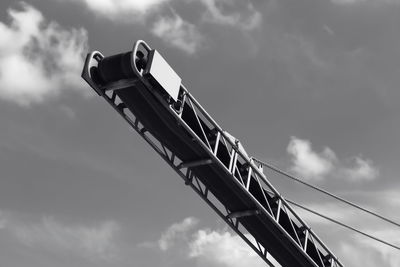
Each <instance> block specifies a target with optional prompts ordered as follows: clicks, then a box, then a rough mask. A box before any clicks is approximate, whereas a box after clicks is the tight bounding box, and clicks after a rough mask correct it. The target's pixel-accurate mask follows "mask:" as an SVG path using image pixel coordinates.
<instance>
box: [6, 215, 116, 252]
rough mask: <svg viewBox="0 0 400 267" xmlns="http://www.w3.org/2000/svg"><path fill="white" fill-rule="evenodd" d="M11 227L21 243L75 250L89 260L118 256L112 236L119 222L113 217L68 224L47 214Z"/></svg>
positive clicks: (57, 249) (68, 250) (59, 249)
mask: <svg viewBox="0 0 400 267" xmlns="http://www.w3.org/2000/svg"><path fill="white" fill-rule="evenodd" d="M8 227H10V228H11V231H12V232H13V234H14V235H15V237H16V238H17V239H18V240H19V241H20V242H21V243H22V244H24V245H26V246H29V247H42V248H45V249H47V250H50V251H53V250H55V251H57V252H60V251H61V252H73V253H74V254H77V255H81V256H83V257H85V258H87V259H89V260H96V259H100V260H112V259H114V258H115V257H116V247H115V245H114V243H113V237H114V235H115V232H116V231H117V230H118V225H117V224H116V223H115V222H112V221H110V222H103V223H101V224H99V225H98V226H91V227H88V226H81V225H74V226H68V225H64V224H62V223H59V222H57V221H55V220H54V219H53V218H51V217H45V218H43V219H42V221H41V222H40V223H37V224H29V225H27V224H21V223H18V224H13V225H9V226H8Z"/></svg>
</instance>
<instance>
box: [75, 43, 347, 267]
mask: <svg viewBox="0 0 400 267" xmlns="http://www.w3.org/2000/svg"><path fill="white" fill-rule="evenodd" d="M82 77H83V78H84V80H85V81H86V82H87V83H88V84H89V85H90V86H91V87H92V88H93V89H94V90H95V91H96V92H97V93H98V94H99V95H100V96H101V97H103V98H104V99H105V100H106V101H107V102H108V103H109V104H110V105H111V106H112V107H113V108H114V109H115V110H116V111H117V112H118V113H119V114H120V115H121V116H122V117H123V118H124V119H125V120H126V122H127V123H128V124H129V125H130V126H131V127H132V128H133V129H134V130H136V132H137V133H138V134H139V135H140V136H141V137H142V138H143V139H144V140H145V141H146V142H147V143H148V144H149V145H150V146H151V147H152V148H153V149H154V150H155V151H156V152H157V153H158V154H159V155H160V156H161V157H162V158H163V159H164V160H165V161H166V162H167V163H168V164H169V165H170V166H171V167H172V168H173V169H174V170H175V171H176V173H177V174H178V175H179V176H180V177H181V178H182V179H183V180H184V181H185V184H186V185H188V186H190V187H191V188H192V189H193V190H194V191H195V192H196V193H198V194H199V196H200V197H201V198H202V199H203V200H204V201H205V202H206V203H207V204H208V205H209V206H210V207H211V208H212V209H213V210H214V211H215V212H216V213H217V214H218V215H219V216H220V217H221V218H222V219H223V220H224V221H225V222H226V223H227V224H228V225H229V226H230V227H231V228H232V229H233V230H234V231H235V232H236V233H237V234H238V235H239V236H240V237H242V239H243V240H244V241H245V242H246V243H247V244H248V245H249V246H250V247H251V248H252V249H253V250H254V251H255V252H256V253H257V254H258V255H259V256H260V257H261V258H262V259H263V260H264V261H265V262H266V263H267V264H268V265H269V266H274V264H273V263H272V262H271V261H270V256H269V255H272V257H273V258H274V259H275V260H276V261H277V262H279V264H280V265H281V266H284V267H298V266H301V267H326V266H331V267H342V266H343V265H342V263H340V261H339V260H338V259H337V257H336V256H335V255H334V254H333V253H332V252H331V251H330V250H329V248H328V247H327V246H326V245H325V244H324V243H323V242H322V241H321V240H320V238H319V237H318V236H317V235H316V234H315V233H314V231H313V230H311V228H310V227H309V226H308V225H307V224H306V223H305V222H304V221H303V220H302V219H301V218H300V216H299V215H298V214H297V213H296V212H295V211H294V210H293V208H292V207H291V206H290V205H289V204H288V202H287V201H286V200H285V198H284V197H283V196H281V194H280V193H279V192H278V191H277V190H276V189H275V188H274V187H273V185H272V184H271V183H270V182H269V180H268V179H267V178H266V176H265V175H264V173H263V171H262V166H261V165H260V164H258V163H257V162H255V161H253V160H252V159H251V158H249V156H248V155H247V153H246V151H245V150H244V148H243V147H242V145H241V144H240V142H239V140H237V139H236V138H234V137H233V136H232V135H230V134H229V133H228V132H226V131H224V130H223V129H222V128H221V127H220V126H219V125H218V124H217V123H216V122H215V121H214V120H213V118H212V117H211V116H210V115H209V114H208V113H207V112H206V110H205V109H204V108H203V107H202V106H201V105H200V104H199V103H198V101H197V100H196V99H195V98H194V97H193V96H192V95H191V94H190V93H189V91H188V90H187V89H186V88H185V86H184V85H183V84H182V83H181V78H180V77H179V76H178V75H177V74H176V73H175V72H174V70H173V69H172V68H171V67H170V66H169V65H168V63H167V62H166V61H165V59H164V58H163V57H162V56H161V55H160V54H159V53H158V52H157V51H156V50H154V49H152V48H150V46H148V45H147V44H146V43H145V42H144V41H142V40H139V41H137V42H136V43H135V44H134V47H133V49H132V51H130V52H126V53H122V54H117V55H113V56H109V57H104V56H103V55H102V54H101V53H100V52H98V51H94V52H91V53H90V54H88V56H87V58H86V62H85V66H84V68H83V72H82Z"/></svg>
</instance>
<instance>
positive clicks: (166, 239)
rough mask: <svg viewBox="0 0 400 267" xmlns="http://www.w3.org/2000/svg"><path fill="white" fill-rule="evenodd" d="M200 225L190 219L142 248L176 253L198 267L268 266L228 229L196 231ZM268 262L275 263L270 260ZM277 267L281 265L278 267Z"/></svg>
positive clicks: (173, 226)
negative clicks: (192, 261) (193, 261)
mask: <svg viewBox="0 0 400 267" xmlns="http://www.w3.org/2000/svg"><path fill="white" fill-rule="evenodd" d="M197 225H198V220H197V219H196V218H193V217H188V218H186V219H184V220H183V221H181V222H178V223H174V224H172V225H171V226H170V227H168V228H167V230H166V231H165V232H163V233H162V234H161V237H160V239H159V240H158V241H157V242H145V243H142V244H140V245H139V246H141V247H147V248H152V249H154V248H157V249H160V250H161V251H164V252H167V251H169V252H177V255H178V258H181V259H183V260H187V259H192V260H195V261H196V262H197V263H198V265H199V266H215V267H225V266H226V267H228V266H229V267H236V266H237V267H239V266H253V267H258V266H260V267H261V266H265V262H264V261H263V260H262V259H261V258H260V257H259V256H258V255H257V254H256V253H255V252H254V251H253V249H252V248H250V247H249V246H248V245H247V244H246V243H245V242H244V241H243V240H242V239H241V237H239V236H238V235H236V234H231V233H230V232H228V231H227V230H226V229H224V230H217V231H214V230H210V229H195V228H196V226H197ZM249 238H250V237H249ZM268 258H269V260H270V261H271V262H276V261H275V260H274V259H273V258H272V257H271V256H269V257H268ZM276 266H280V265H278V263H276Z"/></svg>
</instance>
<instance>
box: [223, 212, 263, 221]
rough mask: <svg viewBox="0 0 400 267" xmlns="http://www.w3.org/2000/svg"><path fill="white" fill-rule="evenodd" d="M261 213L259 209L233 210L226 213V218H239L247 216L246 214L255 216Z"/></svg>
mask: <svg viewBox="0 0 400 267" xmlns="http://www.w3.org/2000/svg"><path fill="white" fill-rule="evenodd" d="M258 214H261V211H259V210H243V211H234V212H231V213H229V214H228V216H227V217H228V218H230V219H234V218H241V217H247V216H255V215H258Z"/></svg>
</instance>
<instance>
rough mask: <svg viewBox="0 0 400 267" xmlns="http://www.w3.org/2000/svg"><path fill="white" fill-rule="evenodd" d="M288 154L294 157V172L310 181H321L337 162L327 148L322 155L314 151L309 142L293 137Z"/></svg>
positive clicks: (333, 154)
mask: <svg viewBox="0 0 400 267" xmlns="http://www.w3.org/2000/svg"><path fill="white" fill-rule="evenodd" d="M287 152H288V153H289V154H290V155H291V157H292V163H293V166H292V170H293V171H294V172H296V173H297V174H299V175H301V176H303V177H304V178H305V179H309V180H321V179H322V178H323V177H324V176H325V175H326V174H328V173H329V172H330V171H331V170H332V168H333V165H334V162H335V161H336V155H335V153H334V152H333V151H332V150H331V149H330V148H328V147H326V148H325V149H324V150H323V151H322V152H321V153H317V152H315V151H314V150H313V149H312V146H311V143H310V141H308V140H302V139H299V138H296V137H294V136H292V137H291V140H290V142H289V145H288V147H287Z"/></svg>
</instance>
